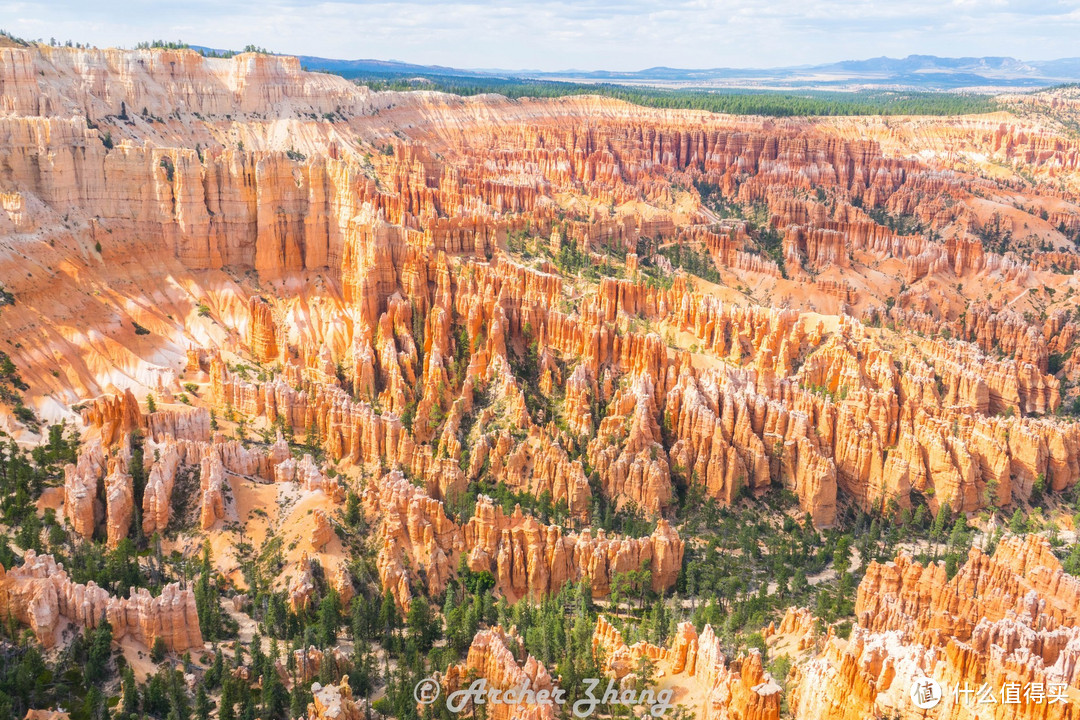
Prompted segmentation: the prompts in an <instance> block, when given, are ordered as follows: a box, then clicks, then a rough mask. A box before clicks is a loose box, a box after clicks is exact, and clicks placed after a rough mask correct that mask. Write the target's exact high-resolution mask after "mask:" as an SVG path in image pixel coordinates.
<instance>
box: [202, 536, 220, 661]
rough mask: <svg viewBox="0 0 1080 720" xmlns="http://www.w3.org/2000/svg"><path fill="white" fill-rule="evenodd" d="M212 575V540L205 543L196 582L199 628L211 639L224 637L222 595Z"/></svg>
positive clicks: (205, 636)
mask: <svg viewBox="0 0 1080 720" xmlns="http://www.w3.org/2000/svg"><path fill="white" fill-rule="evenodd" d="M212 576H213V564H212V563H211V559H210V542H209V541H207V542H206V543H204V544H203V551H202V558H201V560H200V563H199V579H198V580H197V581H196V582H195V609H196V610H197V611H198V614H199V629H200V630H202V635H203V637H204V638H205V639H207V640H210V641H214V640H219V639H221V637H222V622H221V597H220V592H219V591H218V588H217V586H216V585H215V584H214V583H212V582H211V579H212Z"/></svg>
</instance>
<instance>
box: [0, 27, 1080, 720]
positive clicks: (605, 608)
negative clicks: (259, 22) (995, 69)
mask: <svg viewBox="0 0 1080 720" xmlns="http://www.w3.org/2000/svg"><path fill="white" fill-rule="evenodd" d="M996 103H997V107H1000V110H998V111H996V112H992V113H986V114H979V115H966V116H942V117H924V116H910V117H909V116H895V117H894V116H889V117H882V116H866V117H844V118H840V117H818V118H784V119H780V118H767V117H756V116H729V115H717V114H712V113H706V112H700V111H692V110H658V109H649V108H643V107H638V106H634V105H630V104H627V103H622V102H618V101H615V100H611V99H607V98H600V97H589V96H575V97H565V98H554V99H550V98H549V99H536V100H533V99H528V98H524V99H518V100H508V99H506V98H503V97H501V96H495V95H479V96H475V97H467V98H466V97H458V96H454V95H447V94H441V93H435V92H425V91H416V92H373V91H371V90H370V89H368V88H366V87H363V86H359V85H356V84H354V83H351V82H349V81H348V80H346V79H344V78H341V77H337V76H334V75H330V74H323V73H308V72H304V71H302V70H301V68H300V65H299V62H298V61H297V60H296V59H295V58H290V57H283V56H272V55H266V54H258V53H245V54H241V55H237V56H235V57H232V58H228V59H225V58H208V57H203V56H201V55H200V54H198V53H196V52H194V51H191V50H168V49H148V50H135V51H125V50H111V49H110V50H99V49H90V48H88V49H81V48H61V47H46V46H41V45H19V44H18V43H15V42H10V41H9V42H5V43H4V44H3V45H0V285H2V293H0V430H2V432H3V439H4V444H3V446H2V448H0V458H2V460H3V462H2V464H0V490H2V498H3V499H2V501H0V520H2V529H3V531H4V532H3V534H2V535H0V565H2V566H3V572H2V573H0V608H2V609H3V617H4V620H5V621H4V622H3V623H2V625H3V627H2V629H0V648H2V650H3V653H4V657H5V663H4V668H3V669H2V670H0V714H5V713H6V714H7V715H8V716H11V717H55V715H50V714H49V712H48V711H49V710H53V711H55V710H57V709H59V708H62V709H63V711H64V712H66V713H68V714H69V715H70V717H72V718H103V717H119V718H123V719H124V720H127V718H130V717H135V718H140V717H155V718H162V720H164V719H165V718H170V719H173V718H175V719H176V720H187V719H188V718H190V717H198V718H202V719H205V718H210V717H213V718H220V719H221V720H237V718H240V719H242V720H253V719H254V718H256V717H258V718H262V719H263V720H269V719H270V718H310V719H311V720H315V719H316V718H339V719H341V720H358V718H360V717H366V718H379V717H396V718H419V717H423V718H432V717H440V718H444V717H450V716H451V715H455V714H464V715H472V716H476V717H478V718H479V717H490V718H491V719H492V720H554V718H555V717H556V716H558V717H560V718H569V717H572V711H571V704H572V702H573V701H576V700H580V699H583V698H586V699H587V697H588V695H587V688H588V684H587V682H586V681H587V680H588V679H589V678H605V679H606V678H613V679H614V680H615V682H616V683H617V684H618V685H619V686H620V687H621V688H625V689H628V690H634V691H635V692H638V693H639V695H638V697H639V698H640V692H641V691H644V690H650V691H652V692H653V693H654V696H658V694H659V693H661V692H663V691H668V690H670V691H671V693H672V695H671V697H672V698H673V700H672V705H674V706H676V707H672V708H670V709H667V713H666V714H667V715H668V716H671V717H680V718H682V717H700V718H702V720H729V719H730V720H776V719H778V718H781V717H784V718H795V719H797V720H812V719H816V718H822V719H828V720H848V719H850V720H855V719H856V718H903V719H904V720H913V719H914V718H923V717H932V718H949V719H950V720H952V719H955V720H964V719H967V718H991V717H992V718H1033V719H1034V718H1039V719H1042V720H1057V719H1069V718H1077V717H1080V714H1078V713H1080V709H1078V708H1080V617H1078V613H1080V579H1078V578H1077V576H1078V575H1080V545H1078V542H1077V524H1078V522H1080V489H1078V488H1080V423H1078V418H1080V354H1077V353H1075V352H1074V351H1075V350H1076V348H1077V345H1078V334H1080V310H1078V306H1080V293H1078V292H1077V290H1078V289H1080V281H1078V275H1077V274H1076V271H1077V269H1078V267H1080V253H1078V246H1080V136H1078V135H1077V131H1076V121H1075V119H1074V118H1075V116H1076V112H1077V108H1078V106H1080V105H1078V104H1080V99H1078V95H1077V91H1076V89H1075V88H1060V89H1052V90H1047V91H1042V92H1036V93H1029V94H1018V95H1009V96H1002V97H1000V98H997V99H996ZM426 677H431V678H433V679H434V682H435V683H437V685H438V687H439V688H440V691H441V692H442V693H443V695H442V696H441V697H445V696H446V695H448V694H449V693H451V692H454V691H455V690H460V689H462V688H467V687H469V686H470V684H471V683H473V682H474V681H476V680H477V679H483V680H484V681H485V682H487V683H488V684H489V685H490V686H491V687H496V688H500V689H509V688H511V687H514V686H516V685H519V684H522V683H527V684H528V685H529V686H530V687H531V688H532V689H534V690H535V689H547V690H552V689H554V688H562V689H564V690H565V691H566V694H567V696H568V697H569V699H570V703H569V704H565V705H554V706H552V705H540V704H529V703H524V702H521V703H516V704H511V705H507V704H491V705H487V706H484V705H481V704H478V703H472V704H469V705H468V706H467V707H465V708H464V710H462V711H461V712H460V713H451V712H450V711H449V710H448V709H447V708H446V707H445V702H436V703H435V704H424V703H422V702H420V701H419V700H418V696H415V695H414V692H413V688H414V687H415V686H416V685H417V683H418V682H419V681H420V680H422V679H423V678H426ZM922 678H932V679H933V680H935V681H936V682H937V683H939V685H940V687H941V688H943V689H944V692H943V693H942V695H941V697H940V700H939V701H938V702H937V704H935V705H934V706H933V707H932V708H930V709H921V708H919V707H918V706H917V705H916V704H915V700H914V699H913V697H912V695H911V693H910V689H911V688H912V686H913V685H915V684H917V683H918V682H919V681H920V679H922ZM605 682H606V680H605ZM1014 684H1015V691H1016V693H1017V696H1016V697H1017V698H1018V699H1017V701H1016V702H1011V698H1012V692H1013V689H1014ZM601 687H602V686H601ZM983 688H985V690H983ZM966 689H971V690H972V693H971V694H970V695H969V694H966V693H965V692H964V690H966ZM980 691H982V696H979V695H977V694H976V693H978V692H980ZM1006 692H1008V693H1009V695H1008V696H1006ZM986 693H990V694H991V696H993V695H994V694H996V696H997V701H996V702H994V703H988V702H985V695H986ZM980 697H981V698H982V700H983V701H982V702H980ZM653 709H655V708H653ZM35 710H39V711H42V712H41V714H38V715H33V714H30V715H28V713H29V712H30V711H35ZM649 711H650V707H649V703H644V704H642V703H638V704H636V705H633V706H632V707H630V706H627V707H622V706H612V707H603V706H601V707H599V709H598V710H597V713H598V714H599V715H602V716H604V717H620V716H621V717H627V716H629V715H637V716H641V715H644V714H647V713H648V712H649Z"/></svg>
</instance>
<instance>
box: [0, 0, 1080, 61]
mask: <svg viewBox="0 0 1080 720" xmlns="http://www.w3.org/2000/svg"><path fill="white" fill-rule="evenodd" d="M0 27H2V28H3V29H6V30H8V31H10V32H12V33H13V34H15V35H19V36H22V37H28V38H39V37H40V38H44V39H45V40H48V39H49V38H50V37H55V38H57V39H58V40H61V41H63V40H68V39H71V40H73V41H76V42H91V43H93V44H95V45H102V46H104V45H116V46H132V45H134V44H135V43H137V42H139V41H141V40H148V39H153V38H163V39H171V40H177V39H181V40H184V41H185V42H188V43H192V44H200V45H209V46H211V47H221V48H239V47H243V46H244V45H246V44H248V43H254V44H256V45H260V46H263V47H266V48H269V49H270V50H273V51H275V52H284V53H294V54H303V55H322V56H325V57H337V58H348V59H353V58H377V59H383V60H388V59H394V60H403V61H406V62H415V63H421V64H441V65H449V66H453V67H466V68H494V67H498V68H510V69H539V70H561V69H566V68H577V69H587V70H592V69H608V70H639V69H642V68H646V67H652V66H656V65H667V66H671V67H692V68H704V67H776V66H784V65H798V64H805V63H819V62H830V61H835V60H846V59H862V58H867V57H876V56H879V55H889V56H894V57H902V56H905V55H908V54H912V53H919V54H934V55H948V56H957V55H1010V56H1013V57H1018V58H1021V59H1025V60H1047V59H1053V58H1058V57H1073V56H1077V55H1080V45H1078V44H1077V42H1076V38H1077V37H1080V0H1075V1H1072V2H1062V1H1057V0H1028V1H1025V0H892V1H891V2H881V1H879V0H773V1H771V2H760V1H759V0H671V1H670V2H645V1H644V0H623V1H621V2H620V1H619V0H585V1H583V2H570V1H569V0H534V1H529V0H517V1H510V2H484V1H482V0H407V1H406V2H389V1H387V0H381V1H371V2H369V1H367V0H335V1H333V2H319V1H316V0H241V1H239V2H227V1H224V0H223V1H221V2H215V1H213V0H182V1H181V0H122V1H121V0H96V1H95V2H92V3H89V2H86V0H35V1H33V2H11V1H9V0H0Z"/></svg>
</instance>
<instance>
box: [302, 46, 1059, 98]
mask: <svg viewBox="0 0 1080 720" xmlns="http://www.w3.org/2000/svg"><path fill="white" fill-rule="evenodd" d="M300 61H301V63H302V64H303V65H304V67H307V68H309V69H312V70H324V71H327V72H333V73H339V74H343V75H365V74H387V75H409V74H415V75H441V76H449V75H453V76H459V77H503V78H509V77H513V78H528V79H537V80H565V81H572V82H603V83H615V84H626V85H654V86H668V87H673V86H678V87H716V88H723V87H727V88H739V87H743V88H754V87H757V88H769V87H774V88H792V89H794V88H820V89H846V88H862V87H877V88H887V87H896V88H905V89H918V90H955V89H963V88H1035V87H1043V86H1046V85H1055V84H1060V83H1067V82H1080V57H1077V58H1063V59H1059V60H1045V61H1025V60H1017V59H1016V58H1011V57H961V58H945V57H937V56H934V55H909V56H908V57H906V58H889V57H879V58H871V59H869V60H845V61H842V62H835V63H827V64H823V65H802V66H794V67H781V68H709V69H684V68H669V67H652V68H647V69H645V70H638V71H636V72H617V71H609V70H591V71H583V70H566V71H562V72H541V71H536V70H468V69H461V68H450V67H443V66H438V65H414V64H410V63H403V62H396V61H383V60H335V59H330V58H320V57H313V56H301V58H300Z"/></svg>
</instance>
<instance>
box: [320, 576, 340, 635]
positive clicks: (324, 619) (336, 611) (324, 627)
mask: <svg viewBox="0 0 1080 720" xmlns="http://www.w3.org/2000/svg"><path fill="white" fill-rule="evenodd" d="M340 625H341V600H340V599H339V598H338V594H337V591H335V590H333V589H331V590H330V591H329V592H328V593H327V594H326V597H324V598H323V600H322V602H321V603H319V635H318V640H319V647H322V648H327V647H330V646H331V645H333V644H335V643H336V642H337V631H338V627H339V626H340Z"/></svg>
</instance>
